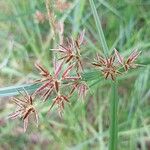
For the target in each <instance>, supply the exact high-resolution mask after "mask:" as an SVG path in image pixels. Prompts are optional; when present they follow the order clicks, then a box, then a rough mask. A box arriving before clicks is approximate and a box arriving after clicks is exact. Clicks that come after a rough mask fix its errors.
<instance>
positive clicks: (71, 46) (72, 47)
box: [52, 30, 85, 72]
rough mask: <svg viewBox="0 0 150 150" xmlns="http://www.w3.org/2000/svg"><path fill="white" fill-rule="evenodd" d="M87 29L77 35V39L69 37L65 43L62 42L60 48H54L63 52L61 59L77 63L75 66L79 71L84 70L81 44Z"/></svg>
mask: <svg viewBox="0 0 150 150" xmlns="http://www.w3.org/2000/svg"><path fill="white" fill-rule="evenodd" d="M84 34H85V30H83V31H82V32H81V34H80V35H79V36H78V37H77V39H75V40H74V39H73V38H71V39H69V38H67V41H66V43H65V44H60V45H59V48H58V49H52V50H54V51H55V52H60V53H61V55H62V56H61V58H60V59H59V60H62V59H63V60H65V62H66V63H70V62H71V63H75V67H76V69H77V72H80V71H83V65H82V61H81V52H80V51H81V49H80V46H81V45H82V43H83V40H84Z"/></svg>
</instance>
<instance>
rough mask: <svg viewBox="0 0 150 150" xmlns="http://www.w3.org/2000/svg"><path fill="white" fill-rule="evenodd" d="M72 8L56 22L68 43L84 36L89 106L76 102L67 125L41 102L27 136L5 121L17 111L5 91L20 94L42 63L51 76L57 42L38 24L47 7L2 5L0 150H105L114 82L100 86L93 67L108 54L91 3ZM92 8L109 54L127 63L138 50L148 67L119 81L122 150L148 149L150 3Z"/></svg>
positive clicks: (81, 0) (4, 0) (119, 0)
mask: <svg viewBox="0 0 150 150" xmlns="http://www.w3.org/2000/svg"><path fill="white" fill-rule="evenodd" d="M68 2H69V3H70V6H69V8H67V9H66V10H64V11H63V12H62V11H60V10H55V15H56V18H57V19H58V20H61V21H63V22H64V36H73V37H75V36H76V35H77V33H78V32H80V31H81V30H82V29H83V28H85V30H86V37H85V39H86V44H85V46H84V47H83V50H82V56H83V57H84V59H85V61H84V63H85V66H86V68H87V69H86V71H85V72H86V73H85V74H84V78H85V79H86V80H87V83H88V85H89V86H90V91H89V93H88V95H87V97H86V99H85V100H84V102H83V101H81V100H77V96H76V95H74V97H72V101H71V105H70V106H67V107H66V109H65V111H64V115H63V118H59V117H58V115H57V114H56V111H55V110H53V111H52V112H51V114H50V115H49V116H47V115H46V112H47V110H48V108H49V104H50V103H51V101H50V100H49V101H47V103H45V104H43V103H42V102H41V101H38V100H37V107H38V109H39V110H40V112H41V113H40V126H39V128H35V126H34V124H33V125H32V124H30V126H29V128H28V131H27V133H25V134H22V128H21V127H22V121H21V120H16V121H9V120H6V118H7V116H8V114H9V113H10V112H12V111H13V110H14V107H13V105H12V104H11V103H9V97H8V96H10V95H13V94H11V92H8V93H9V94H10V95H9V94H8V93H7V92H4V91H7V90H8V89H5V88H4V87H7V86H11V89H16V88H18V85H25V84H29V83H31V82H32V80H33V79H37V77H38V76H37V71H36V70H35V67H34V62H35V61H37V60H38V61H41V62H42V64H43V65H44V66H46V67H47V68H49V70H51V69H52V66H51V60H52V52H51V51H50V48H54V47H55V46H57V45H58V43H57V42H58V41H57V40H55V42H54V40H53V39H52V37H51V29H50V26H49V23H48V21H47V20H46V21H45V22H44V23H37V20H36V19H35V13H36V11H37V10H39V11H41V12H42V13H45V14H46V7H45V2H44V1H43V0H32V1H31V0H21V1H20V0H1V1H0V87H1V91H0V96H1V98H0V149H4V150H5V149H6V150H7V149H8V150H9V149H14V150H17V149H18V150H19V149H42V148H43V146H44V149H52V150H53V149H73V150H76V149H77V150H78V149H81V150H82V149H85V150H88V149H93V150H94V149H95V150H97V149H102V150H105V149H107V148H108V137H109V126H110V119H111V118H110V113H109V107H110V98H111V88H110V86H109V85H110V84H109V81H108V80H107V81H106V80H103V79H102V78H101V77H100V75H99V72H97V71H96V70H95V69H94V68H92V66H91V64H90V62H92V61H93V58H94V56H95V55H96V53H97V52H99V53H101V54H102V53H103V51H102V47H103V46H102V45H101V42H100V39H99V35H98V34H99V33H98V32H97V27H96V25H95V22H94V17H93V14H92V10H91V7H90V3H89V1H87V0H74V1H68ZM94 3H95V4H96V9H97V12H98V16H99V18H101V22H102V28H103V31H104V34H105V37H106V41H107V44H108V47H109V53H111V52H112V51H113V48H114V47H116V48H117V49H118V50H119V51H120V52H121V54H122V55H124V56H127V55H129V54H130V53H131V51H132V50H133V49H136V48H137V49H139V50H141V51H142V54H141V56H140V57H139V59H138V63H140V64H143V65H145V66H144V67H140V68H137V69H134V70H132V71H130V72H129V73H128V74H125V75H123V76H122V77H119V79H118V86H119V89H118V94H119V102H118V130H119V139H118V143H119V144H118V149H119V150H128V149H131V150H134V149H136V148H137V145H138V144H137V143H138V141H140V143H144V142H145V141H146V140H147V141H150V140H149V138H150V118H149V116H150V101H149V100H150V88H149V87H150V65H149V63H150V51H149V48H150V43H149V39H150V32H149V25H150V19H149V18H150V13H149V9H150V2H149V1H148V0H147V1H146V0H132V1H129V0H111V1H104V0H94ZM31 90H32V89H31ZM2 96H5V97H2ZM27 143H28V144H27ZM141 145H142V144H141ZM143 145H144V144H143ZM142 147H143V149H144V146H142Z"/></svg>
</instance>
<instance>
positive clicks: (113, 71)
mask: <svg viewBox="0 0 150 150" xmlns="http://www.w3.org/2000/svg"><path fill="white" fill-rule="evenodd" d="M92 64H93V65H94V66H96V67H98V68H99V69H100V70H101V71H102V74H103V75H104V77H105V79H107V78H108V77H110V78H111V79H112V80H115V78H116V76H117V75H118V74H120V72H119V71H118V69H117V67H116V66H115V55H112V56H110V57H109V58H103V57H102V56H99V55H97V58H96V60H95V62H94V63H92Z"/></svg>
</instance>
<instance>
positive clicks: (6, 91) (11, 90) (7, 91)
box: [0, 84, 40, 97]
mask: <svg viewBox="0 0 150 150" xmlns="http://www.w3.org/2000/svg"><path fill="white" fill-rule="evenodd" d="M39 86H40V84H24V85H18V86H10V87H5V88H1V89H0V97H6V96H14V95H18V94H19V93H18V90H19V91H23V89H25V90H26V91H27V92H29V93H32V92H34V91H35V90H36V89H37V88H38V87H39Z"/></svg>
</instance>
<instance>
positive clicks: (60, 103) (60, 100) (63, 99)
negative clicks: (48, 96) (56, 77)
mask: <svg viewBox="0 0 150 150" xmlns="http://www.w3.org/2000/svg"><path fill="white" fill-rule="evenodd" d="M66 102H69V99H68V97H67V96H64V95H58V96H57V97H56V98H54V99H53V103H52V105H51V107H50V109H49V111H50V110H51V109H52V108H53V106H54V105H57V106H58V113H59V114H60V116H62V111H63V110H64V104H65V103H66Z"/></svg>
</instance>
